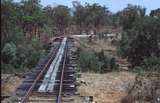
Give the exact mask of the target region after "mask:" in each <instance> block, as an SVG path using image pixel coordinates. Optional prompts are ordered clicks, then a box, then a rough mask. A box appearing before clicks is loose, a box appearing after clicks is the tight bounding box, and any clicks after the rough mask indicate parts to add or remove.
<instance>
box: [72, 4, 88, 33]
mask: <svg viewBox="0 0 160 103" xmlns="http://www.w3.org/2000/svg"><path fill="white" fill-rule="evenodd" d="M72 4H73V7H74V9H75V10H74V12H73V14H74V17H73V20H74V21H75V24H76V25H78V26H79V29H80V34H81V32H82V27H83V26H84V21H85V18H86V11H85V7H84V6H82V5H81V4H80V3H79V2H78V1H73V2H72Z"/></svg>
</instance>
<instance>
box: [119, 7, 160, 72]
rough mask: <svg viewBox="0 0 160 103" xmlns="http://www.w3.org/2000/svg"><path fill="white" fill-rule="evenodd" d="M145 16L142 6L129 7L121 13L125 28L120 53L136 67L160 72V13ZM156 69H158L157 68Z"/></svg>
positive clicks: (122, 23)
mask: <svg viewBox="0 0 160 103" xmlns="http://www.w3.org/2000/svg"><path fill="white" fill-rule="evenodd" d="M155 11H157V12H156V13H155V12H154V14H153V11H152V12H151V14H150V15H151V16H147V15H145V9H144V8H141V7H140V6H133V5H128V7H127V8H125V9H124V10H123V11H121V13H120V20H121V25H122V26H123V34H122V39H121V41H120V45H119V53H120V54H121V55H122V56H124V57H127V58H128V60H129V62H131V63H132V65H133V67H134V66H141V67H142V68H144V69H145V70H150V69H153V70H155V69H156V70H157V71H160V68H159V67H158V66H159V62H157V60H159V58H160V45H159V43H160V35H159V34H160V30H159V29H158V28H159V27H160V16H159V15H158V14H159V13H160V12H159V11H158V9H157V10H155ZM155 67H156V68H155Z"/></svg>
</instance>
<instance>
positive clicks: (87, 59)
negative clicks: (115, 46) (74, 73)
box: [79, 52, 100, 71]
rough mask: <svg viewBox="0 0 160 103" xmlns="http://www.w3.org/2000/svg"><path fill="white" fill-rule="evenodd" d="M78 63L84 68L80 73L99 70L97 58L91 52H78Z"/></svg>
mask: <svg viewBox="0 0 160 103" xmlns="http://www.w3.org/2000/svg"><path fill="white" fill-rule="evenodd" d="M79 62H80V66H81V67H82V68H84V69H82V71H88V70H93V71H98V69H99V64H100V63H99V61H98V57H97V56H96V55H95V53H93V52H80V56H79Z"/></svg>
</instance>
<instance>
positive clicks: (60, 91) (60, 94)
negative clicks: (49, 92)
mask: <svg viewBox="0 0 160 103" xmlns="http://www.w3.org/2000/svg"><path fill="white" fill-rule="evenodd" d="M66 57H67V42H66V47H65V53H64V61H63V67H62V73H61V80H60V87H59V93H58V98H57V103H61V101H62V87H63V77H64V69H65V64H66Z"/></svg>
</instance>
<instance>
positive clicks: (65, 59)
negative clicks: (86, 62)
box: [15, 37, 77, 103]
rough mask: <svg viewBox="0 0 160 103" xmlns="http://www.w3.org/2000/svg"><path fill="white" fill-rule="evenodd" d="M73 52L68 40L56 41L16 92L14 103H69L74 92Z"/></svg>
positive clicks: (74, 66)
mask: <svg viewBox="0 0 160 103" xmlns="http://www.w3.org/2000/svg"><path fill="white" fill-rule="evenodd" d="M76 51H77V49H76V47H75V46H74V40H73V39H72V38H65V37H61V38H56V39H55V40H54V41H53V43H51V45H50V52H49V53H48V55H47V56H46V58H44V59H43V60H41V61H40V62H39V63H38V64H37V66H36V67H35V68H33V69H32V71H31V72H30V73H28V74H27V75H26V78H25V79H24V81H23V82H22V84H21V85H20V86H19V87H18V88H17V90H16V92H15V95H16V97H17V99H16V100H15V103H63V102H65V103H72V102H73V101H74V96H75V94H76V91H77V89H76V75H77V74H76V73H77V69H76V68H77V55H76Z"/></svg>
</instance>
